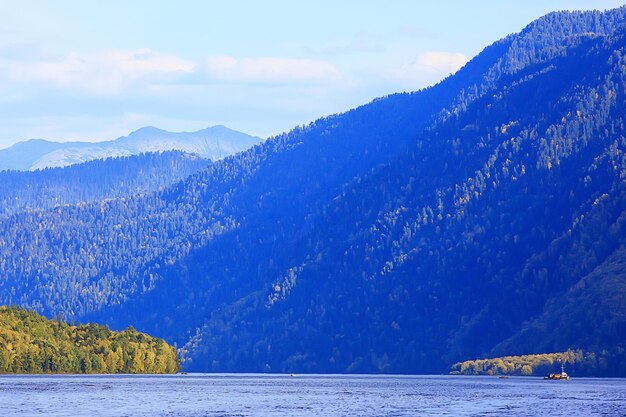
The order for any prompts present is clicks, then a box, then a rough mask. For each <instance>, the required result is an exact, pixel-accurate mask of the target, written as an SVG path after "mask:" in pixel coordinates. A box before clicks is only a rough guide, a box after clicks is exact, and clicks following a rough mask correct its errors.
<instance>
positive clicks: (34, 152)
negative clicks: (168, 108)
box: [0, 126, 262, 171]
mask: <svg viewBox="0 0 626 417" xmlns="http://www.w3.org/2000/svg"><path fill="white" fill-rule="evenodd" d="M261 141H262V139H261V138H259V137H256V136H250V135H247V134H245V133H241V132H237V131H235V130H231V129H229V128H227V127H225V126H213V127H209V128H206V129H203V130H198V131H197V132H168V131H166V130H161V129H157V128H155V127H143V128H141V129H138V130H136V131H134V132H132V133H131V134H129V135H128V136H123V137H120V138H118V139H115V140H111V141H106V142H93V143H92V142H51V141H47V140H43V139H31V140H28V141H25V142H19V143H16V144H15V145H13V146H11V147H9V148H6V149H2V150H0V171H2V170H19V171H27V170H31V171H32V170H38V169H39V170H41V169H45V168H58V167H64V166H68V165H73V164H79V163H82V162H87V161H92V160H95V159H105V158H109V157H120V156H131V155H138V154H141V153H146V152H163V151H172V150H179V151H183V152H186V153H189V154H197V155H199V156H201V157H202V158H206V159H210V160H213V161H216V160H219V159H223V158H225V157H226V156H229V155H232V154H235V153H237V152H241V151H243V150H246V149H248V148H250V147H251V146H253V145H256V144H257V143H260V142H261Z"/></svg>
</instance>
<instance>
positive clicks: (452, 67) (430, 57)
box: [389, 51, 468, 88]
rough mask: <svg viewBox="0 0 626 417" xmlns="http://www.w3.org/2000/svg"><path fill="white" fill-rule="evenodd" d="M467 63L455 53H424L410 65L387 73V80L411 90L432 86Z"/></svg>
mask: <svg viewBox="0 0 626 417" xmlns="http://www.w3.org/2000/svg"><path fill="white" fill-rule="evenodd" d="M467 61H468V58H467V57H466V56H465V55H463V54H461V53H457V52H432V51H431V52H424V53H421V54H419V55H418V56H417V58H416V59H415V61H414V62H412V63H411V64H407V65H403V66H402V67H400V68H399V69H395V70H392V71H390V72H389V78H392V79H394V80H396V81H398V82H399V83H400V84H402V85H404V86H407V87H411V88H422V87H426V86H428V85H432V84H434V83H436V82H438V81H440V80H441V79H443V78H445V77H446V76H448V75H450V74H453V73H455V72H456V71H458V70H459V69H460V68H461V67H462V66H463V65H465V64H466V63H467Z"/></svg>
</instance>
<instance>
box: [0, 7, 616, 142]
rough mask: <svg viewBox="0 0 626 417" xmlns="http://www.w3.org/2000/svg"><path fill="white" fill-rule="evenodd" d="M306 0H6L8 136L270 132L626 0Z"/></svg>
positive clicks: (0, 49) (1, 48)
mask: <svg viewBox="0 0 626 417" xmlns="http://www.w3.org/2000/svg"><path fill="white" fill-rule="evenodd" d="M622 1H623V0H622ZM301 3H303V2H296V1H277V0H265V1H262V2H253V1H236V0H232V1H229V2H226V1H220V2H215V1H155V0H151V1H139V0H134V1H131V0H127V1H111V0H109V1H95V0H94V1H85V0H81V1H69V0H68V1H63V0H56V1H34V0H20V1H19V2H17V1H4V0H0V22H1V25H0V147H5V146H9V145H10V144H12V143H15V142H17V141H20V140H24V139H29V138H39V137H41V138H46V139H53V140H91V141H95V140H107V139H113V138H116V137H118V136H121V135H125V134H127V133H129V132H130V131H132V130H135V129H137V128H139V127H142V126H145V125H154V126H157V127H161V128H164V129H168V130H175V131H181V130H187V131H190V130H197V129H201V128H204V127H207V126H209V125H214V124H224V125H227V126H229V127H231V128H234V129H238V130H242V131H244V132H247V133H251V134H257V135H260V136H263V137H267V136H270V135H273V134H277V133H280V132H282V131H285V130H288V129H290V128H292V127H294V126H295V125H298V124H304V123H308V122H310V121H311V120H314V119H316V118H318V117H320V116H325V115H328V114H331V113H335V112H340V111H344V110H347V109H349V108H352V107H355V106H357V105H359V104H363V103H366V102H369V101H371V100H372V99H373V98H375V97H377V96H380V95H385V94H389V93H393V92H397V91H407V90H415V89H419V88H422V87H425V86H428V85H431V84H433V83H435V82H437V81H438V80H440V79H441V78H443V77H445V76H446V75H448V74H449V73H451V72H454V71H455V70H456V69H457V68H458V67H460V66H461V65H463V63H464V62H465V61H466V60H467V59H471V58H472V57H473V56H474V55H476V54H477V53H478V52H480V51H481V50H482V49H483V48H484V47H486V46H487V45H489V44H491V43H492V42H494V41H496V40H498V39H500V38H502V37H504V36H506V35H507V34H509V33H512V32H517V31H519V30H521V29H522V28H523V27H524V26H526V25H527V24H528V23H530V22H531V21H532V20H534V19H536V18H538V17H540V16H542V15H544V14H546V13H548V12H550V11H553V10H564V9H570V10H573V9H607V8H613V7H619V6H620V5H621V4H622V2H621V1H611V0H607V1H604V0H597V1H584V0H579V1H560V0H555V1H546V0H543V1H538V0H527V1H524V2H508V1H478V0H477V1H461V0H439V1H428V2H422V1H408V0H407V1H402V0H396V1H394V0H387V1H384V2H383V1H368V0H364V1H343V2H340V1H336V0H335V1H327V0H317V1H315V2H308V3H306V4H301Z"/></svg>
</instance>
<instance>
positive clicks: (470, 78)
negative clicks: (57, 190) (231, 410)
mask: <svg viewBox="0 0 626 417" xmlns="http://www.w3.org/2000/svg"><path fill="white" fill-rule="evenodd" d="M625 23H626V8H620V9H616V10H612V11H608V12H597V11H594V12H574V13H570V12H562V13H552V14H550V15H547V16H545V17H543V18H541V19H539V20H537V21H535V22H532V23H531V24H530V25H528V26H527V27H526V28H525V29H524V30H523V31H521V32H520V33H518V34H514V35H511V36H508V37H506V38H504V39H502V40H500V41H497V42H496V43H494V44H493V45H491V46H489V47H487V48H485V50H484V51H483V52H481V53H480V54H479V55H478V56H477V57H475V58H474V59H473V60H471V61H470V62H469V63H468V64H467V65H466V66H465V67H464V68H462V69H461V70H460V71H459V72H458V73H456V74H455V75H453V76H451V77H449V78H448V79H446V80H444V81H443V82H441V83H440V84H438V85H436V86H434V87H432V88H428V89H425V90H423V91H419V92H414V93H403V94H394V95H390V96H387V97H383V98H380V99H376V100H374V101H373V102H371V103H369V104H367V105H364V106H362V107H359V108H357V109H354V110H351V111H348V112H346V113H343V114H338V115H332V116H329V117H326V118H322V119H319V120H317V121H315V122H313V123H311V124H310V125H308V126H302V127H297V128H295V129H294V130H292V131H291V132H288V133H285V134H283V135H279V136H277V137H274V138H270V139H268V140H266V141H264V142H262V143H260V144H258V145H256V146H254V147H252V148H250V149H248V150H247V151H244V152H241V153H238V154H235V155H232V156H229V157H227V158H224V159H222V160H220V161H217V162H215V163H213V164H210V165H209V166H207V167H206V168H203V169H200V170H199V171H197V172H196V173H194V174H192V175H190V176H189V177H187V178H185V179H184V180H182V181H179V182H175V183H173V185H171V186H169V187H166V188H165V189H163V190H160V191H159V190H155V191H154V192H150V193H145V194H134V195H130V196H125V197H123V198H112V199H108V200H105V201H90V202H85V203H79V204H70V205H67V206H57V207H55V208H54V209H49V210H46V209H43V210H34V211H33V210H28V211H20V212H17V213H13V214H12V215H10V216H9V217H8V218H6V219H4V220H1V221H0V266H1V267H2V271H3V275H2V277H0V303H5V304H10V303H15V304H19V305H21V306H26V307H31V308H35V309H37V310H38V311H40V312H43V313H44V314H46V315H48V316H55V315H57V314H62V315H63V316H64V317H66V318H68V319H73V320H79V321H85V320H92V321H98V322H102V323H107V324H109V325H111V326H112V327H113V328H125V327H126V326H128V325H133V326H134V327H136V328H137V329H139V330H141V331H145V332H148V333H150V334H152V335H155V336H159V337H163V338H165V339H166V340H167V341H168V342H171V343H174V342H176V343H177V344H178V346H179V347H180V346H182V347H183V348H182V350H181V353H182V354H183V357H184V359H185V363H184V367H185V368H186V369H189V370H196V371H247V372H251V371H267V372H269V371H271V372H398V373H425V372H444V371H446V370H447V369H448V367H449V366H450V365H451V364H452V363H454V362H457V361H459V360H464V359H468V358H475V357H479V356H482V355H496V354H497V355H502V354H521V353H542V352H546V351H563V350H567V349H569V348H572V349H583V350H586V351H601V350H602V351H607V352H609V353H610V355H608V356H610V357H613V358H615V359H614V362H613V363H611V364H610V365H611V370H612V371H613V372H614V374H621V375H626V356H625V355H624V348H626V292H625V290H624V289H625V288H626V272H625V268H624V265H625V262H626V255H625V254H626V250H625V249H624V248H625V247H626V185H625V182H624V179H625V178H626V156H625V155H626V154H625V151H626V130H625V124H624V123H625V120H624V117H625V115H626V71H625V70H624V68H626V29H625V27H626V25H625ZM601 366H604V367H605V368H606V367H607V366H608V365H607V364H606V363H605V364H604V365H602V364H598V367H601Z"/></svg>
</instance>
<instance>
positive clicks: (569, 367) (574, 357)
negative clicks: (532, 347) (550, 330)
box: [450, 347, 626, 377]
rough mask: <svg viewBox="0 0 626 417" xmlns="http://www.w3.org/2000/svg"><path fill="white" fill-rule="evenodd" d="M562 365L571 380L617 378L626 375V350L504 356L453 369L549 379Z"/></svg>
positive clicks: (616, 348) (476, 373)
mask: <svg viewBox="0 0 626 417" xmlns="http://www.w3.org/2000/svg"><path fill="white" fill-rule="evenodd" d="M561 364H563V365H564V366H565V370H566V371H567V372H568V373H569V374H570V376H578V377H583V376H599V377H607V376H608V377H615V376H621V375H624V373H625V372H626V350H625V349H624V348H622V347H615V348H613V349H610V350H606V349H603V350H601V351H599V352H584V351H582V350H580V349H577V350H568V351H567V352H557V353H543V354H536V355H519V356H503V357H500V358H491V359H476V360H468V361H464V362H458V363H455V364H454V365H452V368H451V372H450V374H452V375H524V376H545V375H547V374H549V373H553V372H560V371H561Z"/></svg>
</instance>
